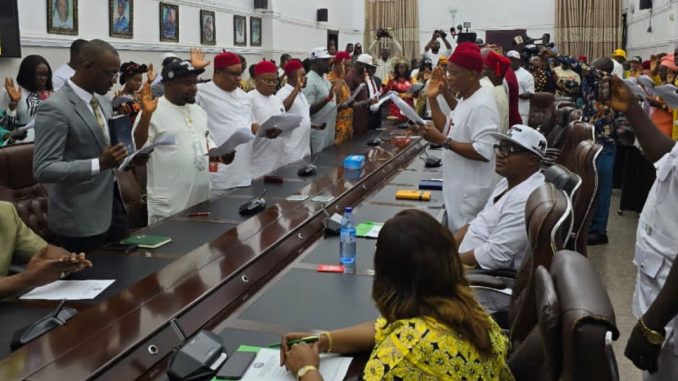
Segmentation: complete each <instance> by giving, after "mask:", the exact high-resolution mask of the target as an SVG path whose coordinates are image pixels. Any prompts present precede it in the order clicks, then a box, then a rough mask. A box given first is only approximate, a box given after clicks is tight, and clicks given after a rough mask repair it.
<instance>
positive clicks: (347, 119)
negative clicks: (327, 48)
mask: <svg viewBox="0 0 678 381" xmlns="http://www.w3.org/2000/svg"><path fill="white" fill-rule="evenodd" d="M350 63H351V56H350V55H349V54H348V52H345V51H341V52H338V53H337V55H336V56H334V60H333V62H332V68H331V69H330V72H329V73H327V80H328V81H330V83H332V86H333V87H338V88H340V89H341V92H340V95H339V96H338V97H337V99H336V103H337V125H336V133H335V135H334V144H341V143H343V142H345V141H348V140H351V136H353V107H352V105H351V104H344V103H345V102H346V101H347V100H348V98H350V97H351V90H350V89H349V88H348V85H347V84H346V82H345V81H344V78H345V77H346V72H347V66H348V64H350Z"/></svg>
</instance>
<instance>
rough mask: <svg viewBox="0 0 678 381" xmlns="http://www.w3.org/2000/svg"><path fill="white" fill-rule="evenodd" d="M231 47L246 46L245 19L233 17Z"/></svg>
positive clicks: (243, 17)
mask: <svg viewBox="0 0 678 381" xmlns="http://www.w3.org/2000/svg"><path fill="white" fill-rule="evenodd" d="M233 45H235V46H247V17H245V16H238V15H233Z"/></svg>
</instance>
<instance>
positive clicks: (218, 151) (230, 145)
mask: <svg viewBox="0 0 678 381" xmlns="http://www.w3.org/2000/svg"><path fill="white" fill-rule="evenodd" d="M252 140H254V135H252V132H251V131H249V130H248V129H242V128H240V129H237V130H236V131H235V132H234V133H233V135H231V137H229V138H228V139H226V141H225V142H224V144H222V145H220V146H219V147H217V148H214V149H211V150H210V152H209V156H210V157H222V156H225V155H228V154H230V153H232V152H233V151H235V148H236V147H237V146H239V145H241V144H245V143H247V142H250V141H252Z"/></svg>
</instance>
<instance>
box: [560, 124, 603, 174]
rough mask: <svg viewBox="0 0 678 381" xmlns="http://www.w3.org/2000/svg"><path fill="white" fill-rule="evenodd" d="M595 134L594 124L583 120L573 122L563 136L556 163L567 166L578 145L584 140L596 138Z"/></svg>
mask: <svg viewBox="0 0 678 381" xmlns="http://www.w3.org/2000/svg"><path fill="white" fill-rule="evenodd" d="M593 134H594V127H593V125H592V124H590V123H586V122H581V121H575V122H571V123H570V125H569V127H568V128H567V129H566V130H565V133H564V135H563V136H562V138H561V143H560V153H559V154H558V157H557V158H556V163H557V164H561V165H564V166H566V167H567V166H568V161H569V160H570V158H571V157H572V152H573V151H574V149H575V148H576V147H577V145H578V144H579V143H580V142H581V141H584V140H594V135H593ZM570 170H571V169H570Z"/></svg>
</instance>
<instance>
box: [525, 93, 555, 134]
mask: <svg viewBox="0 0 678 381" xmlns="http://www.w3.org/2000/svg"><path fill="white" fill-rule="evenodd" d="M555 100H556V97H554V96H553V94H551V93H535V94H534V96H532V99H530V116H529V118H528V121H527V125H528V126H530V127H532V128H539V129H540V131H541V133H542V134H544V136H547V135H548V134H549V133H550V132H551V130H552V129H553V126H554V124H555V123H556V119H555V118H556V108H555V104H554V103H555Z"/></svg>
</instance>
